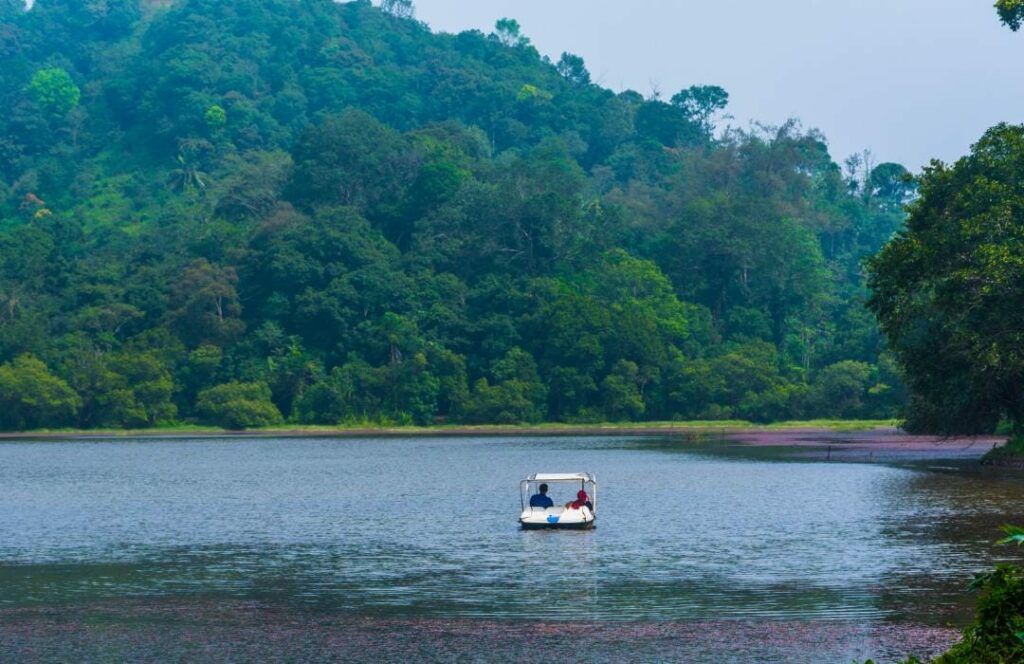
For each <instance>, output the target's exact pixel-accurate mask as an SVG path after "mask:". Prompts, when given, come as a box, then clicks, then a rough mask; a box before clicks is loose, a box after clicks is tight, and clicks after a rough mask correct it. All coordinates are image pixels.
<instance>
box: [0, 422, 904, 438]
mask: <svg viewBox="0 0 1024 664" xmlns="http://www.w3.org/2000/svg"><path fill="white" fill-rule="evenodd" d="M864 431H874V432H898V431H899V429H898V428H897V426H896V422H895V421H894V420H846V421H843V420H807V421H794V422H778V423H773V424H754V423H751V422H744V421H738V420H725V421H720V422H714V421H699V422H635V423H634V422H630V423H609V422H605V423H599V424H563V423H557V422H556V423H544V424H508V425H506V424H476V425H474V424H467V425H435V426H386V425H381V426H280V427H261V428H253V429H241V430H230V429H223V428H219V427H206V426H180V427H173V426H172V427H162V428H160V427H157V428H151V429H41V430H33V431H0V440H19V439H24V440H47V439H59V438H127V437H131V438H187V437H193V436H198V437H228V438H238V437H244V438H265V437H271V436H279V437H285V438H304V437H339V438H362V437H405V436H417V437H418V436H424V437H446V436H459V437H466V436H483V437H490V436H494V437H500V436H519V435H542V436H645V435H665V434H667V435H677V434H678V435H684V434H705V433H707V434H729V435H735V434H743V433H752V432H773V433H781V432H785V433H797V432H801V433H802V432H810V433H853V432H864Z"/></svg>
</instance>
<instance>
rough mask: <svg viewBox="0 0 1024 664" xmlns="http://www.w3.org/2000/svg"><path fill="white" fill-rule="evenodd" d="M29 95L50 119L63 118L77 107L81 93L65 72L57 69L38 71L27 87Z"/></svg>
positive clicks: (50, 68)
mask: <svg viewBox="0 0 1024 664" xmlns="http://www.w3.org/2000/svg"><path fill="white" fill-rule="evenodd" d="M28 89H29V94H30V95H31V96H32V98H33V100H35V102H36V103H37V104H39V106H40V107H41V108H42V109H43V110H44V111H46V112H47V113H49V114H50V115H51V116H52V117H56V118H63V117H64V116H66V115H67V114H68V113H69V112H70V111H71V109H73V108H75V107H76V106H78V102H79V100H80V99H81V97H82V92H81V91H80V90H79V89H78V86H77V85H75V82H74V81H73V80H72V79H71V75H70V74H68V72H67V71H65V70H64V69H61V68H59V67H49V68H47V69H40V70H39V71H37V72H36V73H35V74H34V75H33V76H32V81H31V82H30V83H29V85H28Z"/></svg>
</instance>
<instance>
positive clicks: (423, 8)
mask: <svg viewBox="0 0 1024 664" xmlns="http://www.w3.org/2000/svg"><path fill="white" fill-rule="evenodd" d="M415 4H416V15H417V18H419V19H420V20H422V21H425V22H426V23H427V24H429V25H430V26H431V27H432V28H433V29H434V30H435V31H443V32H461V31H462V30H467V29H473V28H476V29H480V30H483V31H485V32H490V31H491V30H492V28H493V26H494V22H495V21H496V20H497V19H499V18H501V17H505V16H507V17H511V18H515V19H516V20H518V21H519V23H520V25H521V26H522V29H523V33H524V34H525V35H526V36H527V37H529V38H530V39H531V40H532V41H533V43H534V45H535V46H536V47H537V48H538V50H540V52H541V53H542V54H545V55H548V56H550V57H551V58H552V59H553V60H557V59H558V57H559V56H560V55H561V53H562V52H563V51H569V52H571V53H575V54H576V55H579V56H582V57H583V59H584V60H585V61H586V63H587V68H588V69H589V70H590V72H591V75H592V77H593V78H594V80H595V82H597V83H599V84H601V85H603V86H605V87H608V88H611V89H613V90H616V91H620V90H624V89H627V88H628V89H633V90H636V91H637V92H640V93H643V94H644V95H645V96H646V95H649V94H650V93H651V92H652V91H653V90H659V91H660V92H661V94H662V97H663V98H665V99H668V98H669V97H671V96H672V95H673V94H675V93H676V92H678V91H679V90H681V89H684V88H687V87H689V86H690V85H694V84H715V85H720V86H722V87H724V88H725V89H726V90H728V92H729V94H730V104H729V108H728V112H729V113H730V114H731V115H733V116H734V119H732V120H729V122H730V123H732V124H734V125H739V126H744V127H746V126H748V125H749V123H750V122H751V121H752V120H757V121H760V122H765V123H769V124H779V123H782V122H784V121H785V120H786V119H788V118H791V117H795V118H799V119H800V120H801V121H802V122H803V124H804V126H805V127H814V128H817V129H820V130H821V131H822V132H824V134H825V136H826V137H827V138H828V140H829V146H830V151H831V153H832V156H833V158H834V159H835V160H836V161H838V162H840V163H841V162H842V160H843V159H844V158H845V157H847V156H848V155H850V154H853V153H855V152H860V151H862V150H865V149H870V150H871V151H872V154H873V157H874V159H875V161H876V163H881V162H885V161H895V162H899V163H902V164H904V165H905V166H907V167H908V168H909V169H911V170H913V171H917V170H918V169H919V168H920V167H921V166H923V165H925V164H927V163H928V162H929V161H930V160H931V159H933V158H938V159H942V160H943V161H946V162H950V161H954V160H955V159H957V158H958V157H960V156H962V155H964V154H966V153H967V152H968V151H969V150H970V146H971V144H972V143H974V142H975V141H977V140H978V138H979V137H980V136H981V135H982V134H983V133H984V131H985V129H987V128H988V127H990V126H992V125H994V124H996V123H998V122H1011V123H1024V66H1022V64H1024V31H1022V32H1020V33H1013V32H1011V31H1010V30H1009V29H1008V28H1005V27H1003V25H1002V24H1001V23H999V20H998V17H997V16H996V13H995V10H994V9H993V8H992V0H847V1H846V2H843V1H841V0H839V1H837V0H774V1H766V0H701V1H699V2H698V1H691V0H674V1H673V0H416V3H415Z"/></svg>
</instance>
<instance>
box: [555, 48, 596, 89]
mask: <svg viewBox="0 0 1024 664" xmlns="http://www.w3.org/2000/svg"><path fill="white" fill-rule="evenodd" d="M555 66H556V67H557V69H558V73H559V74H561V75H562V76H564V77H565V79H566V80H567V81H569V82H570V83H573V84H575V85H590V72H588V71H587V65H586V64H585V63H584V62H583V58H581V57H580V56H578V55H573V54H572V53H562V57H561V58H559V59H558V64H557V65H555Z"/></svg>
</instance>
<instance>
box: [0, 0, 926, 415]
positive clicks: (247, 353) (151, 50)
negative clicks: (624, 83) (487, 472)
mask: <svg viewBox="0 0 1024 664" xmlns="http://www.w3.org/2000/svg"><path fill="white" fill-rule="evenodd" d="M0 54H3V58H4V67H3V68H0V104H2V106H3V108H5V109H7V112H6V113H4V114H0V365H2V366H4V367H6V369H4V371H5V372H6V373H4V374H2V375H3V376H6V377H7V379H8V382H9V384H12V385H17V384H20V383H18V382H17V381H20V380H24V381H28V383H26V384H31V385H35V386H36V387H35V388H34V389H37V392H36V393H37V394H41V395H43V396H42V397H40V399H41V400H40V401H39V403H49V404H50V405H51V406H52V408H50V409H49V410H46V409H42V410H40V409H36V410H33V408H36V407H35V406H29V405H25V404H21V405H18V406H17V409H18V411H17V412H19V413H20V414H19V415H18V416H17V419H15V418H14V417H13V416H12V417H10V418H9V419H8V420H5V421H4V422H2V423H0V426H4V427H8V428H22V427H28V426H43V425H47V424H50V423H54V422H60V423H61V424H64V425H76V426H81V427H98V426H156V425H160V424H163V423H167V422H174V421H194V422H209V423H217V424H223V425H226V426H232V427H238V426H254V425H257V424H268V423H274V422H280V421H288V422H294V423H323V424H337V423H342V422H390V423H401V422H410V423H411V422H416V423H422V424H430V423H434V422H518V421H539V420H561V421H594V420H604V419H615V420H618V419H622V420H641V419H652V420H653V419H672V418H732V417H744V418H749V419H754V420H758V421H768V420H773V419H782V418H797V417H816V416H843V417H890V416H893V415H895V414H896V413H898V411H899V409H900V407H901V405H902V402H903V400H904V396H903V395H904V390H903V389H902V385H901V383H900V379H899V377H898V372H897V371H895V370H894V368H893V367H894V366H895V365H894V363H893V362H892V359H891V358H890V357H889V355H888V354H887V351H886V350H885V344H884V342H883V340H882V336H881V334H880V331H879V329H878V326H877V324H876V323H875V321H874V320H873V319H872V317H871V316H870V315H869V314H868V313H867V312H866V310H865V308H864V306H863V303H864V301H865V300H866V299H867V297H868V290H867V287H866V284H865V283H864V278H863V274H862V272H863V271H862V269H861V263H862V260H863V259H864V257H866V256H869V255H871V254H873V253H874V252H876V251H877V250H878V249H879V248H880V247H881V246H882V245H883V244H884V243H885V242H886V241H887V240H888V239H889V238H890V237H891V236H892V234H893V233H894V232H896V231H897V230H898V229H899V228H901V226H902V223H903V217H904V213H903V209H902V207H903V205H904V204H905V203H907V202H908V201H910V200H912V199H913V197H914V195H915V183H914V182H913V180H912V179H911V178H910V176H909V174H908V173H907V172H906V170H905V169H904V168H903V167H902V166H899V165H898V164H881V165H878V166H875V165H873V164H871V163H870V160H859V161H858V160H855V161H853V162H850V166H849V168H848V169H847V170H846V171H845V172H844V171H843V169H841V168H840V167H839V166H838V165H837V164H836V163H835V161H834V160H833V158H832V156H831V155H830V154H829V152H828V149H827V143H826V140H825V138H824V137H823V136H821V135H820V134H819V133H818V132H816V131H813V130H806V129H804V128H802V127H801V126H800V125H799V123H797V122H795V121H790V122H787V123H784V124H783V125H781V126H774V127H770V126H760V125H754V126H752V127H750V128H747V129H742V128H735V127H727V128H722V127H720V126H718V125H719V124H721V119H722V118H723V117H724V116H723V114H724V112H725V111H726V110H727V103H728V94H727V93H726V91H725V90H723V89H722V88H720V87H717V86H713V85H699V86H692V87H689V88H687V89H686V90H683V91H680V92H679V93H678V94H675V95H671V96H669V97H668V101H664V100H662V99H661V98H660V97H659V96H658V95H651V96H649V97H645V96H644V95H641V94H639V93H637V92H634V91H625V92H621V93H616V92H613V91H611V90H608V89H605V88H602V87H601V86H599V85H595V84H594V83H593V81H591V79H590V75H589V73H588V72H587V69H586V66H585V63H584V62H583V60H582V59H581V58H579V57H578V56H575V55H572V54H570V53H565V54H563V55H562V56H561V58H559V60H558V61H557V62H552V61H551V60H549V59H548V58H546V57H544V56H542V55H541V54H540V53H538V52H537V50H536V49H535V48H534V47H533V46H532V45H531V44H530V41H529V39H528V37H527V36H526V35H524V34H523V33H522V28H521V26H519V24H518V23H516V22H515V21H514V20H513V19H502V20H501V21H499V22H498V24H497V25H496V27H495V30H494V32H493V33H492V34H489V35H487V34H483V33H481V32H479V31H467V32H463V33H461V34H456V35H452V34H434V33H432V32H431V31H430V30H429V29H428V28H427V27H426V26H424V25H423V24H422V23H420V22H418V21H416V20H415V19H414V18H413V12H412V4H411V3H408V2H404V1H403V2H398V1H395V2H388V3H385V5H384V6H383V9H381V8H377V7H374V6H373V5H371V4H370V3H369V2H367V1H365V0H361V1H357V2H350V3H347V4H339V3H336V2H333V1H331V0H303V2H299V3H296V2H294V1H292V0H235V1H234V2H230V3H227V2H221V1H220V0H175V1H173V2H152V1H146V2H143V1H141V0H118V1H117V2H104V3H81V2H73V1H71V0H37V2H36V3H35V4H34V6H33V8H32V9H31V10H30V11H28V12H22V11H18V12H7V13H5V14H4V16H3V20H2V22H0ZM29 357H31V358H32V360H31V361H29V360H28V359H25V358H29ZM44 370H45V371H44ZM65 387H66V388H67V389H68V390H70V392H65V391H64V388H65ZM44 397H45V398H44ZM44 412H45V413H48V414H47V415H46V416H43V415H40V413H44Z"/></svg>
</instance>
